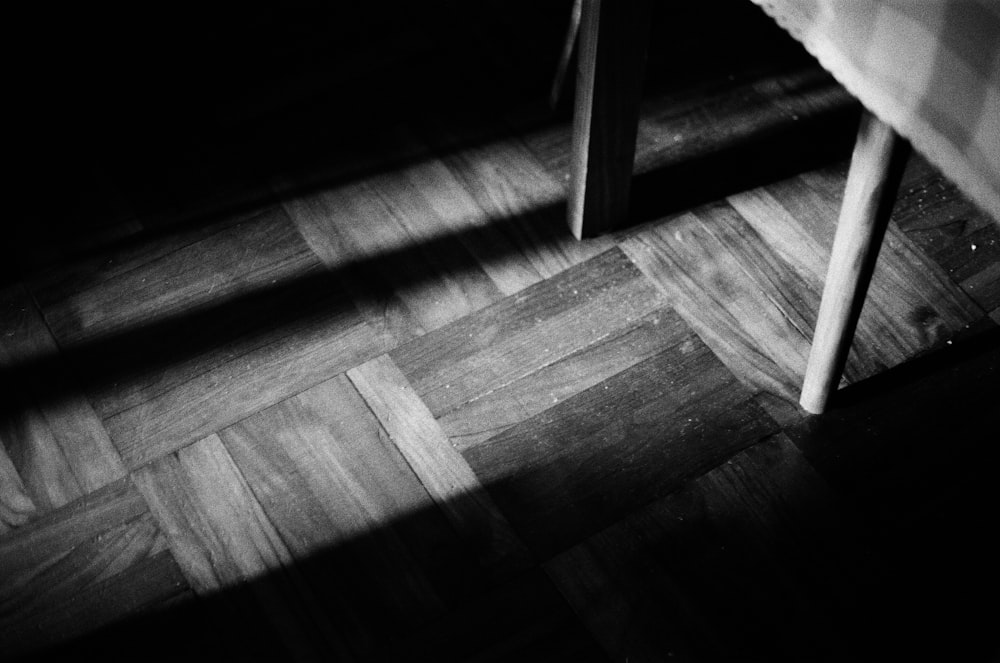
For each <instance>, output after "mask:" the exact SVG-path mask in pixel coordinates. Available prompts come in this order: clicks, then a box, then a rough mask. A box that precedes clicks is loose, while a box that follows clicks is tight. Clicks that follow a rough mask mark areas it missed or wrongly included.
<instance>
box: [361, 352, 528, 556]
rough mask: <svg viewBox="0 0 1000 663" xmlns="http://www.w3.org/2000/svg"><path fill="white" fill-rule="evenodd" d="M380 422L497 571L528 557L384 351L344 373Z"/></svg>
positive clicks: (456, 525) (462, 532)
mask: <svg viewBox="0 0 1000 663" xmlns="http://www.w3.org/2000/svg"><path fill="white" fill-rule="evenodd" d="M347 377H348V379H350V381H351V383H352V384H353V385H354V386H355V388H356V389H357V390H358V392H359V393H360V394H361V396H362V397H363V398H364V399H365V402H366V403H367V404H368V406H369V407H370V408H371V409H372V412H373V413H374V414H375V416H376V417H377V418H378V420H379V422H380V423H381V425H382V427H383V428H384V429H385V430H386V432H387V433H388V434H389V437H390V438H391V439H392V441H393V443H394V444H395V445H396V447H397V448H398V449H399V451H400V452H401V453H402V455H403V457H404V458H405V459H406V462H407V463H408V464H409V466H410V467H411V468H412V469H413V471H414V473H415V474H416V475H417V477H418V478H419V479H420V482H421V483H422V484H423V486H424V488H425V489H426V490H427V492H428V493H429V494H430V496H431V497H432V498H433V499H434V501H435V503H436V504H437V505H438V507H439V508H440V509H441V510H442V511H443V512H444V514H445V516H446V517H447V518H448V520H449V521H450V522H451V524H452V526H453V527H454V528H455V529H456V530H457V531H458V532H459V535H460V536H461V537H463V538H464V539H467V540H468V541H469V542H470V545H471V546H472V547H473V548H474V549H475V550H477V551H479V558H480V559H481V560H482V563H483V564H484V565H485V566H487V567H497V569H498V570H499V571H500V572H506V573H509V572H510V571H511V570H517V569H520V568H524V567H526V566H528V565H529V564H530V557H529V556H528V553H527V550H526V549H525V547H524V544H523V543H521V541H520V540H519V539H518V538H517V536H516V535H515V534H514V532H513V530H512V529H511V527H510V525H509V523H507V520H506V519H505V518H504V517H503V515H502V514H501V513H500V511H499V510H498V509H497V507H496V505H495V504H494V503H493V501H492V500H491V499H490V498H489V496H488V495H487V494H486V491H485V490H484V489H483V486H482V484H480V483H479V480H478V479H477V478H476V475H475V474H474V473H473V472H472V469H471V468H470V467H469V465H468V463H466V462H465V459H464V458H462V456H461V454H459V453H458V452H457V451H456V450H455V449H454V448H453V447H452V446H451V443H450V442H449V440H448V437H447V436H446V435H445V433H444V431H443V430H441V427H440V426H439V425H438V423H437V422H436V421H435V420H434V416H433V415H432V414H431V412H430V410H429V409H427V406H426V405H424V403H423V402H422V401H421V400H420V399H419V398H418V397H417V395H416V393H415V392H414V391H413V388H412V387H411V386H410V384H409V383H408V382H407V381H406V377H405V376H404V375H403V374H402V373H401V372H400V371H399V369H398V368H397V367H396V365H395V364H393V363H392V360H391V359H389V358H388V357H387V356H385V355H383V356H382V357H378V358H376V359H373V360H371V361H369V362H366V363H364V364H362V365H361V366H358V367H356V368H353V369H351V370H350V371H348V372H347Z"/></svg>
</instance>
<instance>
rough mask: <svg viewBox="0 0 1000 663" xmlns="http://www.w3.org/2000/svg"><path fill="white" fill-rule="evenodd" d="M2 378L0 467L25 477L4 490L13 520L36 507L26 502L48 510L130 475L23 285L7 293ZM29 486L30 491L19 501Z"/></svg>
mask: <svg viewBox="0 0 1000 663" xmlns="http://www.w3.org/2000/svg"><path fill="white" fill-rule="evenodd" d="M0 376H2V378H3V380H4V381H5V382H6V383H7V384H6V385H5V389H4V391H5V392H7V393H6V395H5V396H4V401H5V402H4V405H3V406H2V407H0V445H2V446H3V448H4V450H3V451H2V452H0V453H2V454H3V456H4V461H0V464H2V465H3V467H4V470H5V471H6V472H7V473H8V474H9V473H10V472H11V471H14V472H16V473H17V474H18V475H19V477H20V478H19V479H18V478H14V477H11V479H10V482H9V483H8V484H7V487H6V488H5V489H3V490H4V491H5V494H6V493H7V492H10V491H12V492H10V494H8V495H7V498H6V499H2V500H0V502H2V503H4V504H7V505H8V507H9V508H10V509H11V510H12V511H11V517H15V516H14V514H16V513H19V514H21V516H17V518H18V519H19V520H20V521H21V522H23V516H25V515H26V514H27V513H28V511H29V510H30V509H29V507H28V502H25V501H24V499H22V498H27V499H28V500H29V501H30V502H32V503H33V504H34V507H35V508H37V509H39V510H40V511H42V512H44V511H46V510H50V509H53V508H56V507H59V506H62V505H63V504H66V503H67V502H69V501H71V500H73V499H75V498H77V497H79V496H81V495H83V494H85V493H87V492H89V491H92V490H96V489H98V488H100V487H102V486H105V485H107V484H108V483H110V482H112V481H115V480H116V479H119V478H121V477H123V476H124V475H125V469H124V466H123V465H122V461H121V458H120V456H119V455H118V452H117V451H116V450H115V448H114V446H113V445H112V444H111V440H110V439H109V437H108V434H107V432H106V431H105V430H104V428H103V427H102V425H101V421H100V419H99V418H98V417H97V415H96V414H95V412H94V410H93V408H92V407H91V406H90V404H89V403H88V402H87V399H86V398H85V397H84V396H83V393H82V391H81V389H80V388H79V386H78V385H77V382H76V380H75V378H74V377H73V376H72V375H71V373H70V371H69V370H68V367H67V366H66V365H65V364H64V360H63V358H62V356H61V353H60V351H59V348H58V347H57V345H56V342H55V340H54V339H53V338H52V335H51V333H50V332H49V330H48V327H46V325H45V322H44V321H43V320H42V316H41V315H40V313H39V311H38V309H37V308H36V307H35V304H34V302H33V301H32V299H31V297H30V295H28V293H27V292H26V291H25V290H24V289H23V288H22V287H20V286H11V287H8V288H5V289H4V290H3V291H2V292H0ZM5 483H6V482H5ZM19 486H20V488H18V487H19ZM23 489H26V490H27V492H26V493H21V496H20V497H17V496H16V494H17V493H19V492H20V491H21V490H23ZM11 500H13V501H11ZM0 519H3V520H5V521H6V519H4V518H2V517H0ZM6 522H8V524H13V521H6Z"/></svg>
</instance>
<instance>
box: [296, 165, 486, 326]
mask: <svg viewBox="0 0 1000 663" xmlns="http://www.w3.org/2000/svg"><path fill="white" fill-rule="evenodd" d="M286 208H287V210H288V213H289V215H290V216H291V217H292V218H293V219H294V220H295V222H296V224H297V225H298V227H300V228H301V229H302V233H303V235H304V236H305V237H306V238H307V239H308V240H309V241H310V245H311V246H312V247H313V249H314V250H315V251H316V253H317V254H318V255H319V256H320V257H321V258H322V259H323V261H324V263H325V264H326V265H327V267H328V268H330V269H335V270H338V272H339V271H342V270H345V269H352V268H359V267H360V268H367V266H368V265H371V266H375V265H378V266H379V268H380V269H382V270H383V274H382V276H381V278H382V279H384V280H385V281H386V282H387V283H388V284H389V285H390V286H391V287H392V290H393V299H394V300H398V302H395V301H392V300H390V301H392V308H391V309H390V311H389V313H390V314H391V316H392V317H390V318H388V319H387V321H386V322H387V324H388V326H389V327H390V328H391V329H399V328H401V327H403V326H404V325H403V324H402V322H401V321H397V320H400V318H402V320H405V319H406V318H412V319H413V320H415V321H416V322H417V323H418V324H419V325H420V327H421V328H422V329H436V328H438V327H440V326H442V325H444V324H447V323H448V322H451V321H453V320H456V319H458V318H460V317H462V316H463V315H466V314H468V313H469V312H471V311H474V310H477V309H479V308H482V307H484V306H486V305H488V304H491V303H492V302H494V301H496V300H497V299H499V298H500V296H501V294H500V292H499V290H497V287H496V285H495V284H494V283H493V281H492V280H491V279H490V278H489V277H488V276H487V275H486V274H485V273H484V272H483V271H482V269H481V267H480V266H479V265H478V264H477V263H476V261H475V260H473V258H472V256H470V255H469V254H468V252H467V251H466V250H465V249H464V248H463V247H462V246H461V244H460V243H458V242H457V241H456V240H455V238H453V237H449V236H448V234H447V233H445V232H443V231H442V228H441V226H436V225H435V222H436V216H435V214H434V211H433V210H432V209H431V208H430V207H429V205H428V203H427V202H426V201H425V200H424V198H423V197H422V195H421V193H420V191H419V190H418V189H417V188H416V187H415V186H414V185H413V184H412V183H411V182H410V180H409V178H408V177H407V175H406V173H405V172H403V173H388V174H384V175H381V176H380V177H378V178H375V179H374V181H372V182H370V183H368V182H366V183H359V184H351V185H346V186H343V187H340V188H338V189H333V190H328V191H324V192H321V193H318V194H314V195H313V196H310V197H309V198H307V199H304V200H301V201H293V202H290V203H288V204H287V205H286ZM362 273H366V271H364V270H363V271H362ZM362 288H363V285H362V284H359V285H357V286H355V289H356V292H357V294H358V296H359V297H364V296H365V292H364V290H363V289H362ZM400 306H404V307H405V310H404V311H401V310H399V308H400ZM369 310H370V309H369ZM370 312H371V313H374V311H370ZM407 337H408V336H404V338H407Z"/></svg>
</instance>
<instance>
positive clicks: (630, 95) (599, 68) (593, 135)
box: [569, 0, 651, 238]
mask: <svg viewBox="0 0 1000 663" xmlns="http://www.w3.org/2000/svg"><path fill="white" fill-rule="evenodd" d="M650 7H651V3H649V2H647V1H646V0H637V1H636V2H630V3H625V4H619V3H614V2H604V3H602V2H601V1H600V0H588V2H584V4H583V14H582V16H581V21H580V36H579V45H578V51H577V53H578V55H577V58H578V59H577V67H578V69H577V81H576V101H575V104H574V117H573V147H572V152H573V167H572V176H571V181H570V194H569V225H570V230H571V231H572V232H573V234H574V235H575V236H576V237H578V238H579V237H594V236H597V235H599V234H600V233H602V232H606V231H608V230H610V229H612V228H614V227H616V226H619V225H621V224H622V223H623V222H624V220H625V218H626V216H627V214H628V200H629V188H630V183H631V179H632V163H633V159H634V156H635V139H636V130H637V127H638V122H639V101H640V98H641V96H642V79H643V74H644V71H645V57H646V46H647V40H648V38H649V16H650Z"/></svg>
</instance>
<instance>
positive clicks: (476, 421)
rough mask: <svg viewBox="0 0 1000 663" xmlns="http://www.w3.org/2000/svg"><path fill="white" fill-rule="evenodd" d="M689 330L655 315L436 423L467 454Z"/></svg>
mask: <svg viewBox="0 0 1000 663" xmlns="http://www.w3.org/2000/svg"><path fill="white" fill-rule="evenodd" d="M687 329H688V328H687V325H686V324H685V323H684V322H683V321H682V320H680V318H679V317H678V316H677V314H676V313H674V312H673V311H670V310H667V309H661V310H658V311H654V312H653V313H650V314H649V315H647V316H645V317H643V318H640V319H638V320H634V321H633V322H632V323H630V324H628V325H627V326H624V327H622V328H621V329H618V330H615V331H614V332H612V333H610V334H608V335H607V336H605V337H604V338H601V339H599V340H598V341H596V342H594V343H593V344H591V345H588V346H586V347H584V348H582V349H580V350H577V351H576V352H574V353H573V354H571V355H569V356H567V357H564V358H562V359H560V360H558V361H556V362H554V363H552V364H547V365H545V366H543V367H541V368H539V369H538V370H537V371H535V372H533V373H529V374H528V375H525V376H524V377H522V378H519V379H517V380H515V381H514V382H511V383H508V384H506V385H504V386H502V387H499V388H497V389H495V390H493V391H489V392H487V393H485V394H483V395H482V396H479V397H477V398H475V399H473V400H470V401H468V402H467V403H463V404H462V405H460V406H459V407H457V408H455V409H453V410H450V411H449V412H447V413H446V414H444V415H442V416H441V418H440V419H439V420H438V422H439V423H440V425H441V428H442V429H443V430H444V432H445V433H446V434H447V435H448V437H449V439H450V440H451V444H452V445H453V446H454V447H455V448H456V449H458V450H459V451H462V452H464V451H465V450H466V449H469V448H471V447H474V446H476V445H478V444H481V443H483V442H485V441H486V440H488V439H490V438H491V437H494V436H495V435H499V434H500V433H502V432H503V431H505V430H507V429H508V428H510V427H511V426H514V425H516V424H519V423H521V422H522V421H526V420H527V419H530V418H531V417H533V416H535V415H536V414H539V413H540V412H543V411H544V410H547V409H548V408H550V407H553V406H554V405H556V404H557V403H559V402H561V401H564V400H566V399H567V398H569V397H571V396H573V395H574V394H577V393H579V392H581V391H584V390H586V389H589V388H590V387H593V386H594V385H597V384H600V383H601V382H603V381H604V380H606V379H608V378H610V377H611V376H613V375H616V374H618V373H620V372H622V371H624V370H626V369H628V368H631V367H632V366H634V365H635V364H637V363H639V362H641V361H644V360H645V359H648V358H649V357H652V356H653V355H655V354H657V353H658V352H662V351H664V350H666V349H667V348H668V347H670V346H671V345H672V343H673V342H674V341H675V340H676V338H677V337H678V335H684V334H686V333H687Z"/></svg>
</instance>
